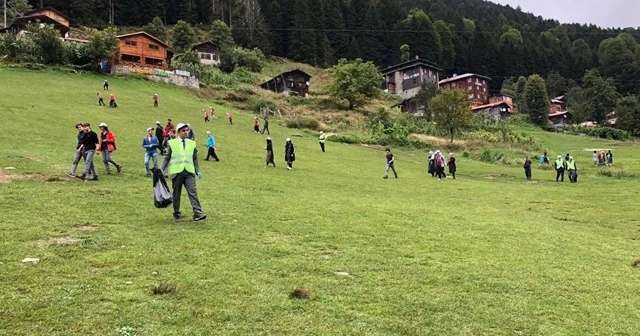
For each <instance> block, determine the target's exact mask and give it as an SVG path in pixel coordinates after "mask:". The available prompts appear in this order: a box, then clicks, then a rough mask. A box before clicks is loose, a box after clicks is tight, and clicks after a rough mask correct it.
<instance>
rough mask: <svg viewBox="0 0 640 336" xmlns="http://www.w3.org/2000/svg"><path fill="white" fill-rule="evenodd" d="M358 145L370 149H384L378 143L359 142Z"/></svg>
mask: <svg viewBox="0 0 640 336" xmlns="http://www.w3.org/2000/svg"><path fill="white" fill-rule="evenodd" d="M360 146H362V147H366V148H370V149H375V150H384V149H385V148H387V147H385V146H380V145H369V144H360Z"/></svg>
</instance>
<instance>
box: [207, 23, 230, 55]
mask: <svg viewBox="0 0 640 336" xmlns="http://www.w3.org/2000/svg"><path fill="white" fill-rule="evenodd" d="M209 39H210V40H211V42H213V43H214V44H216V45H217V46H219V47H220V48H222V49H227V48H229V47H233V46H234V45H235V42H234V40H233V35H232V34H231V29H229V26H227V24H226V23H224V22H223V21H220V20H215V21H213V23H211V31H210V32H209Z"/></svg>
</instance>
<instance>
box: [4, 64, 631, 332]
mask: <svg viewBox="0 0 640 336" xmlns="http://www.w3.org/2000/svg"><path fill="white" fill-rule="evenodd" d="M104 78H105V77H102V76H99V75H89V74H74V73H68V72H54V71H47V70H45V71H29V70H20V69H9V68H1V67H0V116H1V117H2V122H0V168H6V167H14V168H15V169H13V170H7V169H3V170H2V171H0V175H1V176H2V177H3V178H4V179H7V178H8V177H7V175H8V176H9V177H22V178H16V179H12V180H11V181H10V182H6V183H0V209H1V210H2V216H0V335H637V334H638V330H640V309H638V308H639V307H640V298H639V297H638V295H637V293H638V292H640V281H639V280H640V267H633V266H632V263H633V262H634V260H636V259H638V258H640V249H639V243H640V219H638V216H637V212H636V206H637V204H638V201H640V196H639V187H640V180H639V179H638V178H639V177H640V175H637V174H639V172H640V161H639V158H640V146H638V145H637V144H636V143H634V142H614V141H606V140H599V139H594V138H587V137H580V136H571V135H562V134H555V133H547V132H543V131H538V130H535V129H526V130H525V131H526V132H528V133H529V134H532V135H534V136H535V137H536V139H537V141H539V142H540V143H542V144H543V145H544V147H545V148H548V149H549V154H550V155H555V154H556V153H560V154H562V155H564V154H565V153H567V152H569V153H571V154H572V155H573V156H574V157H576V160H577V162H578V167H579V169H580V177H579V182H578V183H577V184H570V183H569V182H568V179H565V182H564V183H556V182H555V172H553V171H550V170H542V169H539V168H538V166H537V164H536V165H535V167H534V170H533V177H534V181H532V182H527V181H526V180H525V179H524V172H523V170H522V168H520V167H507V166H503V165H499V164H489V163H482V162H478V161H473V160H471V159H465V158H463V157H462V156H461V155H458V170H459V172H458V179H457V180H451V179H446V180H443V181H438V180H437V179H433V178H431V177H430V176H428V175H427V172H426V170H427V169H426V168H427V167H426V153H425V152H424V151H417V150H410V149H400V148H392V149H393V152H394V154H395V155H396V158H397V164H396V169H397V170H398V173H399V178H398V179H393V178H390V179H388V180H383V179H382V175H383V172H384V162H385V158H384V152H383V151H382V149H381V148H376V147H364V146H359V145H346V144H339V143H333V142H328V143H327V152H326V153H322V152H321V151H320V148H319V146H318V143H317V139H316V138H315V137H314V136H313V135H311V134H310V133H306V132H300V131H298V130H292V129H288V128H285V127H284V126H283V124H282V122H281V121H279V120H274V121H272V123H271V125H270V126H271V129H272V130H271V132H272V134H271V137H272V138H273V141H274V146H275V152H276V164H277V165H278V167H277V168H275V169H274V168H268V169H265V168H264V154H265V153H264V144H265V138H266V134H265V135H260V134H255V133H253V132H252V123H251V120H252V119H253V115H250V114H249V113H245V112H239V111H236V110H234V109H233V107H232V106H221V105H213V106H214V107H215V108H216V111H217V114H218V116H219V118H218V119H217V120H214V121H213V122H212V123H210V124H205V123H204V122H203V118H202V115H201V111H202V109H203V108H206V107H209V106H212V103H211V102H208V101H205V100H202V99H199V98H196V96H195V95H194V94H193V93H192V92H189V91H188V90H187V89H183V88H177V87H172V86H167V85H161V84H156V83H153V82H149V81H144V80H140V79H126V78H120V77H109V78H108V79H109V82H110V85H111V91H110V92H113V93H114V94H115V95H116V97H117V99H118V104H119V107H118V108H117V109H109V108H106V107H99V106H98V105H97V100H96V99H95V96H96V92H102V93H103V95H104V96H105V97H107V96H108V94H107V92H105V91H102V81H103V80H104ZM155 93H157V94H158V95H159V97H160V107H159V108H157V109H156V108H153V107H152V96H153V94H155ZM227 112H231V113H232V114H233V116H234V124H233V125H229V123H228V122H227V120H226V119H225V118H224V115H225V113H227ZM167 118H171V119H173V121H174V123H178V122H189V123H191V125H192V126H193V127H194V129H195V132H196V141H197V142H198V148H199V150H200V153H201V155H200V158H201V161H200V165H201V168H202V171H203V173H204V177H203V178H202V179H200V180H198V181H197V183H198V184H197V187H198V193H199V195H200V201H201V203H202V206H203V209H204V211H205V212H206V214H207V215H208V219H207V220H206V221H204V222H201V223H194V222H191V221H183V222H181V223H179V224H175V223H173V222H172V220H171V214H172V212H171V209H156V208H154V206H153V191H152V186H151V179H149V178H146V177H145V176H144V175H145V170H144V165H143V153H144V150H143V148H142V147H141V143H142V138H143V136H144V135H145V131H146V128H147V127H151V126H153V125H154V123H155V121H156V120H160V121H161V122H162V124H163V125H164V124H166V121H167ZM77 122H90V123H91V124H92V125H93V126H94V128H95V129H97V127H96V126H97V125H98V124H99V123H100V122H105V123H107V124H108V125H109V127H110V129H111V130H113V131H114V133H115V135H116V138H117V144H118V150H117V151H116V152H115V153H114V155H113V157H114V158H115V159H116V160H117V161H118V162H120V163H121V164H122V165H123V167H124V168H123V172H122V173H121V174H115V173H114V174H113V175H110V176H107V175H106V174H104V167H103V165H102V161H101V159H100V157H97V161H96V167H97V170H98V174H100V180H99V181H97V182H82V181H81V180H79V179H70V178H67V177H65V176H64V174H65V173H66V172H67V171H68V169H69V166H70V164H71V159H72V158H73V151H74V148H75V141H76V131H75V130H74V128H73V127H74V124H75V123H77ZM207 130H211V131H212V132H213V133H214V135H215V136H216V141H217V143H218V156H219V157H220V160H221V161H220V162H213V161H210V162H207V161H204V160H203V158H204V157H203V155H204V153H205V147H204V143H205V131H207ZM287 137H290V138H292V140H293V142H294V144H295V146H296V158H297V161H296V162H295V164H294V169H293V170H292V171H288V170H286V169H285V163H284V161H283V156H284V154H283V151H284V140H285V138H287ZM596 148H597V149H612V150H613V153H614V164H615V165H616V167H622V169H623V171H624V176H621V177H622V178H613V177H608V176H605V175H602V174H600V173H599V171H600V168H596V167H592V161H591V151H590V150H591V149H596ZM80 167H81V168H82V164H81V165H80ZM27 175H28V176H27ZM25 177H26V178H25ZM619 177H620V176H619ZM185 197H186V195H185V196H183V205H182V206H183V209H182V210H183V213H184V214H185V215H187V218H188V217H190V214H191V209H190V208H189V206H188V202H186V199H185ZM27 257H32V258H39V263H37V264H27V263H23V262H21V261H22V260H23V259H24V258H27ZM294 289H298V291H297V292H302V295H299V297H295V296H293V297H292V295H291V294H292V292H293V291H294Z"/></svg>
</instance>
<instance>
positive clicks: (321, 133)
mask: <svg viewBox="0 0 640 336" xmlns="http://www.w3.org/2000/svg"><path fill="white" fill-rule="evenodd" d="M324 139H326V137H325V136H324V132H320V136H319V137H318V142H319V143H320V148H321V149H322V152H323V153H324Z"/></svg>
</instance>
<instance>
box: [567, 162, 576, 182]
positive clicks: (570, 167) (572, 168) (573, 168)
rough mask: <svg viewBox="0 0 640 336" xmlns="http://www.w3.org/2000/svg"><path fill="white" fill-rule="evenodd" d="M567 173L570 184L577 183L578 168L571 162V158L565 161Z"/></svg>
mask: <svg viewBox="0 0 640 336" xmlns="http://www.w3.org/2000/svg"><path fill="white" fill-rule="evenodd" d="M567 173H568V174H569V181H570V182H571V183H576V182H578V167H577V166H576V162H575V161H574V160H573V156H569V160H567Z"/></svg>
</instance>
